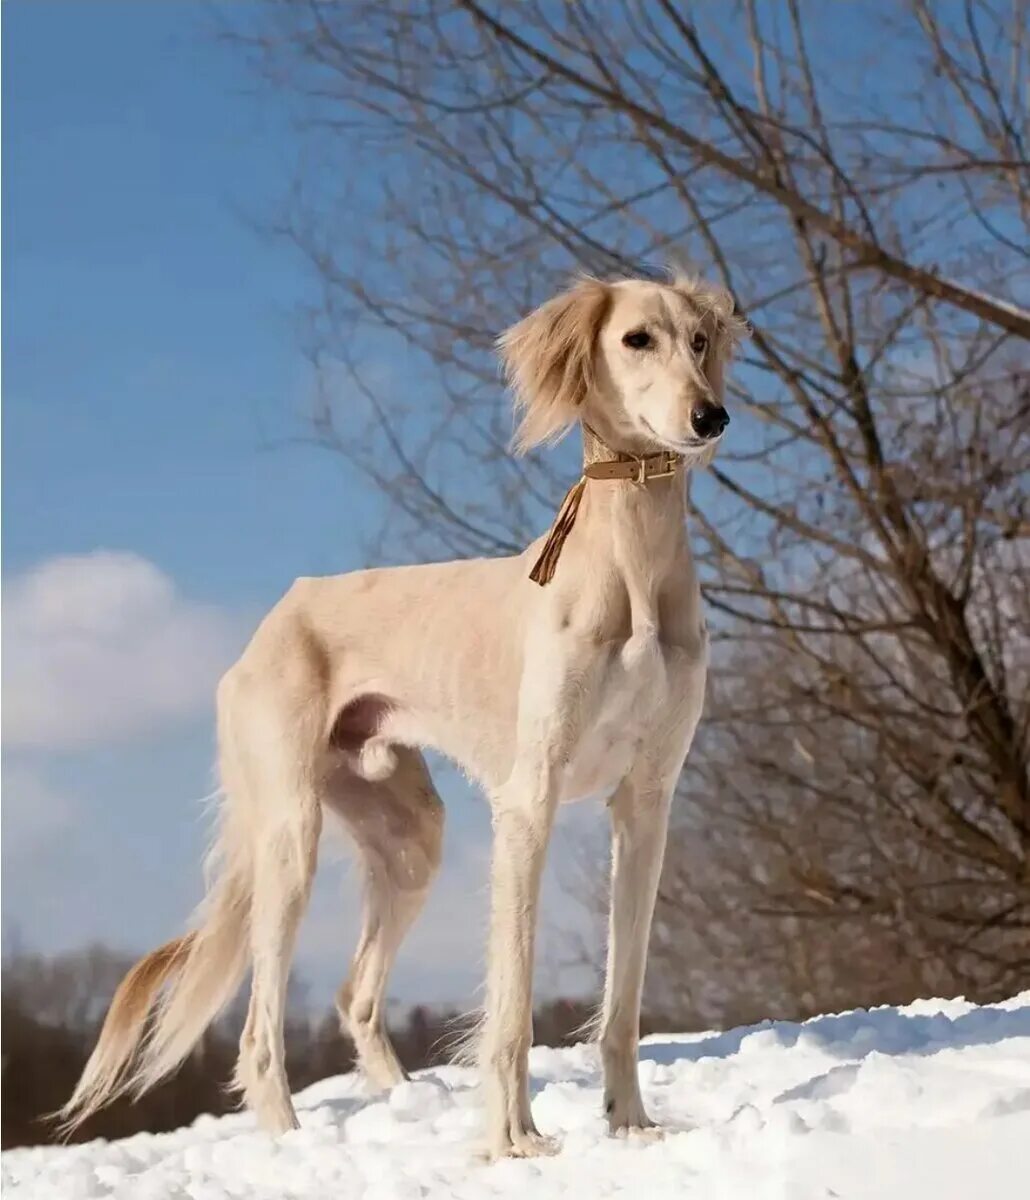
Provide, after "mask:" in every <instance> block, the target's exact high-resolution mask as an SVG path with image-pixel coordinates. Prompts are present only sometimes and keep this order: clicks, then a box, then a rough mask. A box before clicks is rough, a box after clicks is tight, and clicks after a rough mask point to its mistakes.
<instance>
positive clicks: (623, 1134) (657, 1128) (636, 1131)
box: [612, 1120, 670, 1144]
mask: <svg viewBox="0 0 1030 1200" xmlns="http://www.w3.org/2000/svg"><path fill="white" fill-rule="evenodd" d="M669 1132H670V1131H669V1130H668V1129H665V1128H663V1126H661V1125H655V1124H654V1122H653V1121H650V1120H649V1121H648V1122H647V1124H646V1125H622V1126H621V1127H620V1128H618V1129H613V1130H612V1135H613V1136H614V1137H618V1138H627V1139H629V1140H630V1141H634V1142H644V1143H648V1144H649V1143H651V1142H660V1141H661V1140H662V1139H663V1138H664V1137H665V1135H666V1134H667V1133H669Z"/></svg>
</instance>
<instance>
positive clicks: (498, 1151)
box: [490, 1129, 561, 1160]
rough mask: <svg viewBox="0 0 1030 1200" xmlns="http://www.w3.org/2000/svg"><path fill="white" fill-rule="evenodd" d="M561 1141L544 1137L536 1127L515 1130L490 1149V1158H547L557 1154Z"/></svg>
mask: <svg viewBox="0 0 1030 1200" xmlns="http://www.w3.org/2000/svg"><path fill="white" fill-rule="evenodd" d="M559 1150H561V1143H560V1142H558V1140H557V1139H556V1138H550V1137H544V1135H543V1134H541V1133H537V1131H536V1130H535V1129H521V1130H517V1131H513V1132H512V1133H511V1134H509V1135H508V1136H507V1137H505V1138H504V1139H503V1141H501V1142H498V1143H496V1144H495V1145H494V1146H493V1147H492V1148H491V1150H490V1158H491V1159H494V1160H496V1159H498V1158H546V1157H549V1156H550V1155H552V1154H557V1153H558V1151H559Z"/></svg>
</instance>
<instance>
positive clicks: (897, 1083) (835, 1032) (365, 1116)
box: [2, 991, 1030, 1200]
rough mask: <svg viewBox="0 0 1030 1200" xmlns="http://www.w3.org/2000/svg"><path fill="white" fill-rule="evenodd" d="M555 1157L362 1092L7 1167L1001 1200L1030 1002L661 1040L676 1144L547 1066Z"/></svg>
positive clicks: (480, 1186) (550, 1192)
mask: <svg viewBox="0 0 1030 1200" xmlns="http://www.w3.org/2000/svg"><path fill="white" fill-rule="evenodd" d="M530 1068H531V1072H532V1077H533V1093H534V1100H533V1110H534V1113H535V1115H536V1120H537V1124H538V1125H539V1126H540V1129H541V1131H542V1132H544V1133H547V1134H551V1135H556V1136H558V1137H560V1138H561V1140H562V1150H561V1152H560V1153H559V1154H558V1155H557V1156H556V1157H554V1158H547V1159H534V1160H520V1161H514V1160H507V1161H502V1162H499V1163H494V1164H488V1163H486V1162H485V1161H484V1160H483V1158H482V1157H481V1155H480V1152H479V1145H480V1129H481V1121H482V1110H481V1105H480V1094H479V1089H478V1088H477V1087H476V1080H475V1075H474V1073H473V1072H471V1071H469V1070H467V1069H465V1068H459V1067H441V1068H437V1069H434V1070H429V1071H423V1072H420V1073H419V1074H418V1075H417V1076H416V1077H415V1078H414V1079H412V1080H411V1081H410V1082H408V1083H404V1084H401V1085H400V1086H399V1087H396V1088H394V1089H393V1090H392V1091H391V1092H390V1093H388V1094H379V1095H369V1094H366V1092H365V1089H364V1085H363V1084H362V1082H361V1081H360V1080H359V1079H358V1078H356V1077H355V1076H353V1075H346V1076H340V1077H337V1078H334V1079H327V1080H323V1081H322V1082H321V1083H317V1084H315V1085H314V1086H312V1087H310V1088H308V1089H307V1090H306V1091H304V1092H301V1093H300V1094H299V1096H298V1097H297V1107H298V1112H299V1115H300V1123H301V1128H300V1129H299V1130H296V1131H295V1132H293V1133H289V1134H287V1135H286V1136H284V1137H282V1138H280V1139H278V1140H275V1139H272V1138H269V1137H266V1136H264V1135H263V1134H261V1133H259V1132H258V1131H257V1130H256V1129H255V1127H254V1123H253V1120H252V1119H251V1118H250V1117H249V1116H247V1115H245V1114H238V1115H235V1114H234V1115H232V1116H228V1117H222V1118H218V1119H216V1118H213V1117H200V1118H199V1119H198V1120H197V1121H196V1122H194V1124H193V1125H192V1126H191V1127H190V1128H188V1129H182V1130H179V1131H177V1132H175V1133H168V1134H157V1135H153V1134H138V1135H136V1136H134V1137H131V1138H126V1139H125V1140H124V1141H118V1142H100V1141H98V1142H92V1143H89V1144H87V1145H82V1146H71V1147H62V1148H55V1147H43V1148H33V1149H22V1150H11V1151H8V1152H7V1153H5V1154H4V1155H3V1157H2V1187H3V1195H4V1197H5V1200H16V1198H17V1200H30V1198H32V1200H80V1198H81V1200H87V1198H88V1200H93V1198H97V1197H116V1198H118V1200H130V1198H131V1200H236V1198H243V1197H246V1198H247V1200H273V1198H274V1200H289V1198H293V1197H298V1198H300V1197H303V1198H304V1200H329V1198H330V1197H331V1198H332V1200H345V1198H346V1200H359V1198H360V1200H416V1198H419V1200H429V1198H437V1197H454V1198H456V1200H488V1198H494V1197H497V1198H504V1197H518V1198H519V1200H525V1198H526V1197H530V1196H532V1197H533V1200H547V1198H548V1197H557V1196H567V1195H570V1194H575V1195H581V1196H586V1197H591V1198H593V1197H598V1198H602V1197H603V1198H608V1197H619V1196H629V1195H631V1194H636V1193H638V1192H639V1191H640V1190H641V1189H642V1188H643V1189H644V1190H646V1192H647V1194H648V1195H649V1196H650V1197H655V1198H657V1200H664V1198H666V1197H668V1198H670V1200H671V1198H672V1197H676V1198H677V1200H689V1198H691V1197H698V1198H699V1200H701V1198H703V1200H738V1198H740V1200H744V1198H746V1200H831V1198H832V1200H850V1198H855V1200H858V1198H859V1197H861V1198H863V1200H867V1198H873V1197H875V1200H930V1198H932V1200H951V1198H954V1200H959V1198H961V1200H968V1197H971V1196H989V1197H991V1200H1004V1198H1006V1197H1016V1196H1024V1195H1026V1194H1027V1192H1026V1187H1027V1179H1028V1178H1030V991H1028V992H1024V993H1022V994H1021V995H1020V996H1017V997H1015V998H1014V999H1012V1000H1009V1001H1007V1002H1005V1003H1002V1004H998V1005H995V1006H991V1007H983V1008H978V1007H977V1006H975V1005H972V1004H969V1003H967V1002H966V1001H964V1000H923V1001H919V1002H917V1003H915V1004H911V1005H909V1006H908V1007H906V1008H878V1009H873V1010H871V1011H865V1010H862V1009H859V1010H856V1011H855V1012H849V1013H843V1014H840V1015H838V1016H825V1017H816V1018H813V1019H812V1020H810V1021H808V1022H805V1023H804V1024H792V1023H788V1022H765V1023H763V1024H761V1025H755V1026H750V1027H745V1028H741V1029H735V1030H732V1031H729V1032H724V1033H707V1034H685V1035H671V1036H670V1035H660V1036H656V1037H654V1038H650V1039H648V1040H646V1041H645V1043H644V1044H643V1046H642V1047H641V1062H640V1079H641V1086H642V1089H643V1092H644V1099H645V1101H646V1103H647V1104H648V1106H649V1109H650V1111H651V1114H652V1115H653V1116H654V1117H656V1118H657V1119H658V1120H660V1121H661V1122H662V1123H663V1124H665V1125H666V1126H667V1127H668V1132H667V1133H666V1135H665V1136H664V1138H662V1139H661V1140H656V1141H651V1140H646V1139H644V1138H642V1137H641V1136H639V1135H637V1136H632V1137H629V1138H612V1137H609V1136H607V1134H606V1132H605V1125H604V1121H603V1120H602V1118H601V1116H600V1110H601V1079H600V1072H599V1063H598V1056H597V1050H596V1048H595V1047H592V1046H575V1047H572V1048H570V1049H562V1050H551V1049H546V1048H537V1049H534V1050H533V1052H532V1056H531V1059H530Z"/></svg>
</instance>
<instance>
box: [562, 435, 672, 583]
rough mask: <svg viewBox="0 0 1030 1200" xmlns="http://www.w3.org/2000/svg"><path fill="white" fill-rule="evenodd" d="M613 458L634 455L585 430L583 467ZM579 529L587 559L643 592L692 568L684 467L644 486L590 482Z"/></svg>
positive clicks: (580, 543)
mask: <svg viewBox="0 0 1030 1200" xmlns="http://www.w3.org/2000/svg"><path fill="white" fill-rule="evenodd" d="M613 457H632V456H630V455H620V453H619V451H618V450H617V449H616V448H615V447H612V446H608V445H606V444H605V443H604V442H603V441H602V440H601V438H600V437H599V436H598V434H597V433H595V432H594V431H593V430H592V429H590V428H589V427H587V426H584V427H583V464H584V466H587V465H589V464H590V463H593V462H601V461H605V460H609V459H611V458H613ZM579 524H581V525H582V530H581V532H580V535H579V537H578V538H577V541H578V543H579V545H580V547H581V553H582V554H583V555H585V556H588V558H590V559H593V561H607V562H609V563H610V564H611V565H612V566H614V567H615V568H616V570H617V571H618V572H619V573H620V574H622V575H624V576H629V577H632V578H633V579H634V580H636V581H637V582H638V584H639V589H640V590H646V591H650V590H652V589H653V587H654V586H658V585H660V582H661V580H662V578H663V577H664V576H665V575H667V574H668V573H671V572H679V571H682V570H683V569H684V566H685V565H688V564H689V558H690V548H689V545H688V543H687V531H686V488H685V481H684V468H682V467H681V468H680V469H679V470H678V471H677V472H676V473H675V474H674V475H671V476H669V477H668V478H665V479H652V480H650V481H649V482H647V483H645V484H638V483H634V482H632V481H629V480H620V481H611V482H609V481H603V480H591V481H590V482H589V483H588V484H587V487H586V492H585V494H584V497H583V503H582V511H581V515H580V517H579ZM684 560H687V562H686V564H685V562H684ZM627 582H629V580H627Z"/></svg>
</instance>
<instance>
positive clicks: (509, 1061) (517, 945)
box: [482, 767, 557, 1158]
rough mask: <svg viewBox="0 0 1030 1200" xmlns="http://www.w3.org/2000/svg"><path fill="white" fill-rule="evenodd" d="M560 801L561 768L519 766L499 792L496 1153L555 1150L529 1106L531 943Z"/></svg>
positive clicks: (491, 1090)
mask: <svg viewBox="0 0 1030 1200" xmlns="http://www.w3.org/2000/svg"><path fill="white" fill-rule="evenodd" d="M556 805H557V783H556V772H555V771H553V770H551V769H549V768H546V767H541V768H540V769H539V770H532V771H521V772H516V773H515V775H514V776H513V778H512V780H511V782H510V783H509V784H508V785H507V786H506V787H505V788H504V789H502V791H501V792H500V794H499V795H498V796H496V797H495V798H493V828H494V844H493V866H492V870H491V877H490V887H491V915H490V939H489V951H488V967H487V986H486V1019H485V1023H484V1026H483V1041H482V1064H483V1071H484V1083H485V1087H486V1102H487V1122H488V1143H489V1152H490V1155H491V1157H492V1158H499V1157H501V1156H503V1155H513V1156H515V1157H519V1158H524V1157H528V1156H530V1155H536V1154H548V1153H553V1152H554V1151H555V1149H556V1146H555V1144H554V1143H553V1142H551V1141H550V1140H549V1139H547V1138H543V1137H541V1136H540V1134H539V1132H538V1131H537V1129H536V1127H535V1125H534V1124H533V1117H532V1114H531V1112H530V1106H529V1061H528V1060H529V1049H530V1045H531V1044H532V1039H533V945H534V940H535V935H536V910H537V900H538V897H539V893H540V876H541V873H542V871H543V866H544V858H545V856H546V853H547V843H548V840H549V838H550V833H551V826H552V824H553V822H554V812H555V807H556Z"/></svg>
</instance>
